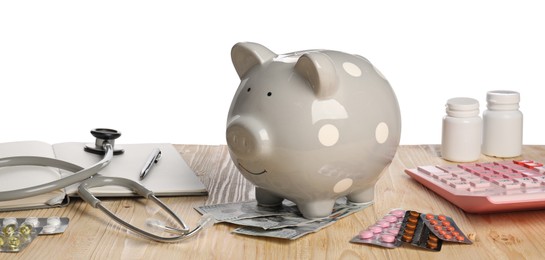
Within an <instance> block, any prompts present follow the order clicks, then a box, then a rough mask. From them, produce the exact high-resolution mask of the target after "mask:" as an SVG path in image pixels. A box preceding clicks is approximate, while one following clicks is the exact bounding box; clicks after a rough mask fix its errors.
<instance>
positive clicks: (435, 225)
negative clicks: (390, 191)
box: [350, 209, 472, 251]
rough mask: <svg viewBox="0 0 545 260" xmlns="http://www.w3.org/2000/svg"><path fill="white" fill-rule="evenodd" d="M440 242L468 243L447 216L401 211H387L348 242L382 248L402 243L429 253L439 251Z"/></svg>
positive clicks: (469, 242) (397, 245)
mask: <svg viewBox="0 0 545 260" xmlns="http://www.w3.org/2000/svg"><path fill="white" fill-rule="evenodd" d="M444 241H446V242H458V243H466V244H471V243H472V242H471V240H469V239H468V238H467V237H466V236H465V234H464V233H463V232H462V231H461V230H460V229H459V228H458V226H456V223H454V221H453V220H452V218H450V217H446V216H444V215H433V214H421V213H420V212H417V211H413V210H402V209H392V210H390V211H389V212H388V213H387V214H386V215H385V216H384V217H382V218H381V219H380V220H378V221H377V222H375V223H374V224H373V225H370V226H369V227H367V228H366V229H364V230H362V231H360V233H359V234H358V235H356V236H355V237H353V238H352V239H351V240H350V242H352V243H359V244H371V245H377V246H381V247H386V248H396V247H400V246H402V245H403V244H404V243H406V244H410V245H412V246H416V247H419V248H422V249H427V250H432V251H440V250H441V247H442V245H443V242H444Z"/></svg>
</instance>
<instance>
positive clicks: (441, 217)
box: [437, 215, 447, 221]
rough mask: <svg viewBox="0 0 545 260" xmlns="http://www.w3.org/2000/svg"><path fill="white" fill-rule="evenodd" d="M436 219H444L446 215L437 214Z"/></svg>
mask: <svg viewBox="0 0 545 260" xmlns="http://www.w3.org/2000/svg"><path fill="white" fill-rule="evenodd" d="M437 219H439V220H441V221H443V220H446V219H447V217H445V215H439V216H437Z"/></svg>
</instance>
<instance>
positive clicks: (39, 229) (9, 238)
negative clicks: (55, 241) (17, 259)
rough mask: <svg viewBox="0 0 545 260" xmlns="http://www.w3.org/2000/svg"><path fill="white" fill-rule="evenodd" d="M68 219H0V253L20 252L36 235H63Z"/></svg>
mask: <svg viewBox="0 0 545 260" xmlns="http://www.w3.org/2000/svg"><path fill="white" fill-rule="evenodd" d="M68 223H69V219H68V218H60V217H49V218H35V217H29V218H0V230H1V231H2V232H1V233H0V252H13V253H16V252H20V251H21V250H23V249H24V248H25V247H27V246H28V245H29V244H30V243H31V242H32V241H33V240H34V239H35V238H36V236H38V235H50V234H59V233H63V232H64V231H65V230H66V228H67V227H68Z"/></svg>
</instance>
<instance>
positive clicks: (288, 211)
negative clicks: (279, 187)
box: [195, 200, 299, 222]
mask: <svg viewBox="0 0 545 260" xmlns="http://www.w3.org/2000/svg"><path fill="white" fill-rule="evenodd" d="M195 209H196V210H197V211H198V212H199V213H201V214H203V215H204V214H211V215H212V216H213V217H214V218H215V219H216V222H226V221H234V220H240V219H248V218H256V217H266V216H280V215H295V214H297V212H299V210H298V209H297V206H296V205H295V204H293V203H290V202H285V203H283V204H282V205H281V206H279V207H262V206H259V205H258V204H257V201H255V200H253V201H245V202H236V203H224V204H214V205H205V206H199V207H197V208H195Z"/></svg>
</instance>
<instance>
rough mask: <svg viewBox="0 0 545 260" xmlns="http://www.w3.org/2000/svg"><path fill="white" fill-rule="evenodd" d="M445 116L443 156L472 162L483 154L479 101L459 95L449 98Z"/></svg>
mask: <svg viewBox="0 0 545 260" xmlns="http://www.w3.org/2000/svg"><path fill="white" fill-rule="evenodd" d="M446 112H447V115H446V116H445V117H444V118H443V132H442V137H441V156H442V157H443V159H445V160H449V161H453V162H471V161H475V160H477V159H479V157H480V156H481V144H482V142H481V141H482V131H483V120H482V119H481V117H480V116H479V101H477V100H476V99H473V98H466V97H458V98H451V99H449V100H447V104H446Z"/></svg>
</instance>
